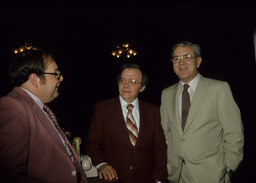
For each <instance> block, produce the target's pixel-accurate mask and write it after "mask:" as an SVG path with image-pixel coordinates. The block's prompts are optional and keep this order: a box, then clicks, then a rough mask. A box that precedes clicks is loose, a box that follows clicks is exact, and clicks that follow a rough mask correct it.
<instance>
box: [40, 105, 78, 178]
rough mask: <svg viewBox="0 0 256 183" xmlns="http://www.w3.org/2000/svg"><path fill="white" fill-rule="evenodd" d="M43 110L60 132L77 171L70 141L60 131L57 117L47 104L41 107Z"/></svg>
mask: <svg viewBox="0 0 256 183" xmlns="http://www.w3.org/2000/svg"><path fill="white" fill-rule="evenodd" d="M43 109H44V111H45V112H46V113H47V115H48V117H49V118H50V119H51V121H52V123H53V124H54V126H55V128H56V129H57V130H58V132H59V133H60V134H61V136H62V138H63V139H64V141H65V144H66V147H67V148H68V150H69V152H70V158H71V159H72V162H73V163H74V165H75V167H76V171H77V172H78V173H79V168H78V165H77V161H76V160H75V156H74V154H73V152H72V149H71V148H72V147H71V144H70V142H69V141H68V139H67V137H66V135H65V133H64V132H63V131H62V129H61V128H60V125H59V123H58V121H57V118H56V117H55V115H54V113H53V112H52V111H51V109H50V108H49V107H48V106H47V105H44V107H43Z"/></svg>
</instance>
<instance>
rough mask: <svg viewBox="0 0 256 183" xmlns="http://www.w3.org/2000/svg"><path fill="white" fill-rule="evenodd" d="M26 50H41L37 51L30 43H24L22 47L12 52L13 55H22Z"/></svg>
mask: <svg viewBox="0 0 256 183" xmlns="http://www.w3.org/2000/svg"><path fill="white" fill-rule="evenodd" d="M27 50H42V49H38V48H37V47H34V46H33V45H32V43H31V42H25V44H24V45H22V46H21V47H19V48H16V49H14V50H13V52H14V53H15V54H18V53H22V52H24V51H27Z"/></svg>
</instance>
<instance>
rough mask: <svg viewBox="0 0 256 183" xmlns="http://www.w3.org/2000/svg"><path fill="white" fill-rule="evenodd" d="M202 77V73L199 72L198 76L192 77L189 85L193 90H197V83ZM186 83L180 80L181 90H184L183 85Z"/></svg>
mask: <svg viewBox="0 0 256 183" xmlns="http://www.w3.org/2000/svg"><path fill="white" fill-rule="evenodd" d="M199 79H200V74H199V73H197V75H196V77H195V78H194V79H192V80H191V81H190V82H189V83H188V84H189V87H190V88H191V89H192V90H193V91H196V86H197V83H198V81H199ZM184 84H185V83H183V82H182V81H180V92H182V88H183V85H184Z"/></svg>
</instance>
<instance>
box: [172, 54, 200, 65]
mask: <svg viewBox="0 0 256 183" xmlns="http://www.w3.org/2000/svg"><path fill="white" fill-rule="evenodd" d="M181 58H182V60H183V61H184V62H190V61H191V60H192V58H196V57H192V56H191V55H189V54H187V55H182V56H174V57H172V62H173V63H178V62H180V59H181Z"/></svg>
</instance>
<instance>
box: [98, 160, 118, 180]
mask: <svg viewBox="0 0 256 183" xmlns="http://www.w3.org/2000/svg"><path fill="white" fill-rule="evenodd" d="M98 171H99V178H100V179H103V177H104V179H105V180H113V179H118V177H117V173H116V170H115V169H114V168H113V167H112V166H110V165H108V164H103V165H101V166H100V167H99V168H98Z"/></svg>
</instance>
